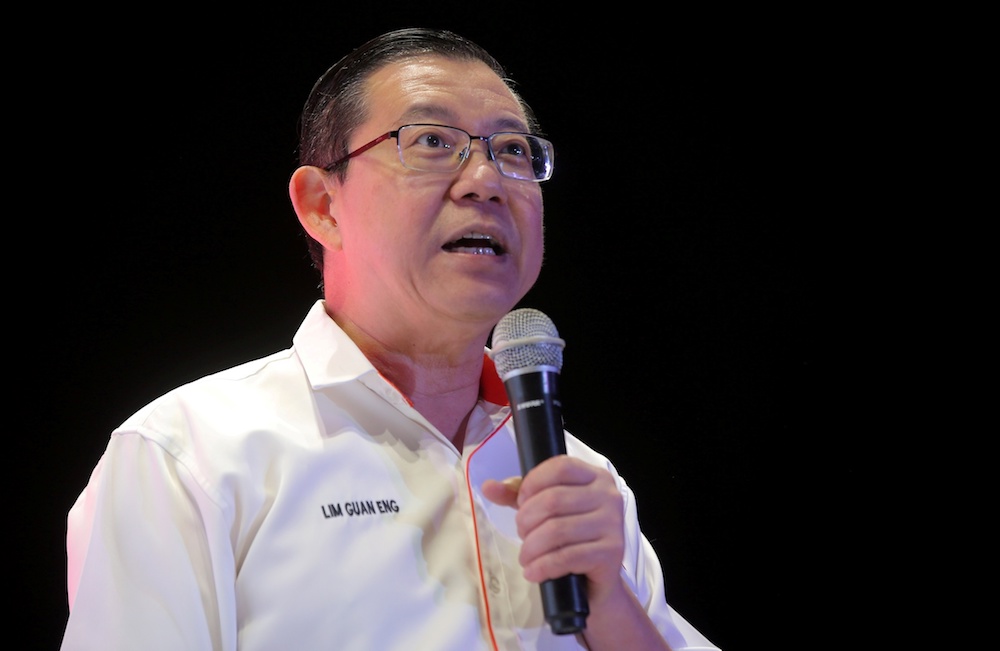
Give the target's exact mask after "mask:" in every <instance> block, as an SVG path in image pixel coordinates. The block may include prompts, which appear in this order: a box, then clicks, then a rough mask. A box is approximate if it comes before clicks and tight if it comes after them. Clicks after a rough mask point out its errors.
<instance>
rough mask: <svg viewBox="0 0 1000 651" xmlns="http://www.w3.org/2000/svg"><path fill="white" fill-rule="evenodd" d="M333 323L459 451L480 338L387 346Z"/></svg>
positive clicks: (474, 392) (477, 372) (479, 360)
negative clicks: (434, 345)
mask: <svg viewBox="0 0 1000 651" xmlns="http://www.w3.org/2000/svg"><path fill="white" fill-rule="evenodd" d="M334 320H336V321H337V322H338V324H339V325H340V327H341V328H343V329H344V331H345V332H346V333H347V334H348V336H350V337H351V339H352V340H353V341H354V342H355V343H356V344H357V346H358V348H360V349H361V352H362V353H364V355H365V357H367V358H368V360H369V361H371V363H372V365H373V366H374V367H375V368H376V369H377V370H378V372H379V373H380V374H381V375H382V376H383V377H385V378H386V379H387V380H389V381H390V382H392V383H393V385H394V386H395V387H396V388H397V389H399V390H400V392H402V393H403V395H405V396H406V397H407V398H408V399H409V400H410V402H411V403H412V404H413V406H414V408H415V409H416V410H417V411H419V412H420V413H421V415H423V416H424V418H426V419H427V420H428V421H430V422H431V424H433V425H434V426H435V427H436V428H438V430H439V431H440V432H441V433H442V434H444V435H445V436H446V437H448V439H449V440H450V441H452V443H454V445H455V447H456V448H458V449H459V450H461V449H462V445H463V443H464V440H465V430H466V426H467V425H468V421H469V415H470V414H471V412H472V410H473V409H474V408H475V406H476V402H477V400H478V399H479V383H480V378H481V376H482V370H483V352H484V349H485V346H486V341H485V339H483V340H482V341H466V342H465V343H464V344H460V339H459V338H457V337H456V338H454V339H452V340H451V341H450V342H449V343H448V345H447V346H442V347H437V348H435V347H433V346H430V345H428V342H427V340H422V341H421V340H418V339H411V340H409V341H404V342H395V343H394V344H392V345H390V344H387V343H386V342H384V341H382V340H380V339H378V338H376V337H373V336H371V334H370V333H368V332H367V331H365V330H363V329H362V328H360V327H359V326H358V324H356V323H354V322H350V321H343V322H342V321H341V320H340V319H337V318H335V319H334Z"/></svg>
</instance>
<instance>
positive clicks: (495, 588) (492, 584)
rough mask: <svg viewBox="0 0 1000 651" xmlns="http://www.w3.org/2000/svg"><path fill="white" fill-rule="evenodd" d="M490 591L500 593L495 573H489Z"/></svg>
mask: <svg viewBox="0 0 1000 651" xmlns="http://www.w3.org/2000/svg"><path fill="white" fill-rule="evenodd" d="M490 592H492V593H493V594H500V579H498V578H497V577H496V575H495V574H491V575H490Z"/></svg>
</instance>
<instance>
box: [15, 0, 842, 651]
mask: <svg viewBox="0 0 1000 651" xmlns="http://www.w3.org/2000/svg"><path fill="white" fill-rule="evenodd" d="M573 7H575V6H573ZM573 7H570V8H565V7H564V8H562V9H559V10H556V9H553V8H549V9H542V8H538V7H536V8H535V9H534V10H533V11H530V12H528V13H525V12H524V9H525V8H524V7H521V6H518V7H498V6H495V5H493V6H491V7H490V8H483V7H480V8H474V7H473V8H470V7H469V6H468V5H461V4H459V5H454V6H450V5H435V8H428V7H422V8H415V7H411V8H408V9H396V8H392V7H389V8H387V7H384V6H379V7H377V8H376V7H373V8H372V9H370V10H366V9H358V8H346V9H345V8H344V7H337V6H327V5H323V6H316V7H312V8H308V7H291V6H290V7H288V8H287V9H286V10H285V12H284V13H280V14H279V13H277V12H275V11H273V10H271V11H260V10H257V11H256V12H250V11H248V10H246V9H240V11H239V12H238V13H237V12H234V13H232V14H227V15H225V16H222V17H221V18H220V17H216V18H213V19H207V18H206V17H205V16H202V15H200V14H199V13H197V12H194V11H191V12H189V13H185V12H174V13H169V14H165V13H163V12H161V13H159V14H157V13H156V12H155V11H154V12H153V13H151V14H150V15H149V16H144V17H138V16H128V15H125V16H121V15H119V16H117V17H111V16H107V17H104V16H93V15H87V16H83V15H80V16H66V15H62V16H61V19H62V22H61V25H62V26H61V27H60V28H59V29H58V30H55V29H54V30H53V31H52V32H51V33H48V32H45V30H44V28H43V29H42V30H41V32H40V33H39V46H41V47H43V48H44V49H45V51H46V52H47V56H48V57H49V58H48V59H47V60H45V61H39V60H38V55H37V53H35V52H34V51H32V50H30V49H26V50H25V51H24V52H23V58H24V61H23V62H21V63H22V64H23V65H25V66H26V67H27V68H26V69H29V70H31V71H32V72H31V73H29V74H28V75H26V76H25V79H24V80H25V82H26V84H25V87H24V90H23V92H21V93H19V95H18V97H17V98H16V101H14V102H13V103H14V104H15V105H17V107H18V108H20V109H22V110H23V111H24V114H23V116H24V117H23V118H20V119H13V120H10V121H9V124H8V127H9V128H10V129H11V130H12V131H14V132H15V133H14V134H13V135H14V137H18V136H22V137H25V136H26V137H27V138H28V139H29V140H30V141H31V143H32V145H31V146H30V147H29V149H30V154H31V155H32V157H35V158H37V161H38V162H37V163H35V164H32V165H29V166H28V169H27V170H26V173H27V174H26V176H28V177H30V181H31V182H30V183H26V184H25V185H24V186H22V187H21V188H19V190H20V192H22V193H28V194H29V196H27V197H24V196H23V194H22V200H30V201H31V202H32V203H31V206H32V208H33V209H32V210H31V212H30V218H31V219H32V220H36V224H35V226H36V227H37V230H35V231H34V233H35V234H33V235H31V236H26V237H18V238H15V239H13V240H12V243H11V244H10V245H9V246H10V247H12V248H13V249H15V250H14V251H12V253H15V254H16V253H17V251H16V249H20V248H22V247H23V251H22V252H21V253H22V254H28V255H30V259H31V260H33V261H34V265H35V266H36V269H35V271H33V272H27V271H26V272H25V273H24V274H23V276H24V277H25V278H26V283H25V286H27V288H28V291H27V294H26V300H25V303H24V304H25V309H24V310H22V311H21V313H20V314H19V318H18V319H16V322H17V323H16V325H18V326H20V327H23V328H24V331H23V334H22V335H21V341H23V348H22V346H21V345H19V346H15V348H17V349H20V350H15V351H14V355H15V358H16V359H18V360H21V361H22V362H23V363H21V364H19V366H18V368H22V369H24V370H25V371H26V373H24V374H22V375H21V376H20V377H21V378H22V381H23V385H21V386H24V387H25V389H24V390H21V389H19V390H18V393H17V394H15V395H17V396H18V400H17V404H15V410H16V411H17V412H19V413H22V414H23V415H24V417H25V418H24V423H23V424H22V425H21V427H22V428H23V429H24V433H19V436H18V438H19V440H24V441H27V443H28V446H29V449H28V450H26V451H25V452H23V453H21V454H19V455H18V456H17V461H16V466H17V467H16V468H15V470H16V471H17V472H23V473H24V480H23V481H22V482H20V486H22V487H23V488H22V490H23V491H25V492H24V493H23V494H22V495H21V497H19V498H18V499H15V500H13V502H14V504H13V506H14V508H15V514H20V515H17V517H18V520H17V521H18V523H19V526H18V527H17V536H16V537H17V538H18V541H19V542H20V543H21V548H22V549H23V553H22V557H21V558H20V559H18V562H17V565H18V567H17V568H16V569H17V570H18V572H17V573H19V574H20V573H22V572H23V578H24V588H23V590H24V593H25V594H26V595H29V596H30V599H29V601H30V603H31V604H32V615H31V616H32V617H33V619H30V620H28V621H29V625H28V626H29V631H30V634H29V635H28V637H29V638H31V639H32V640H33V641H37V642H38V647H37V648H40V649H52V648H56V647H57V646H58V642H59V640H60V639H61V634H62V628H63V625H64V622H65V618H66V615H67V609H66V594H65V549H64V543H65V540H64V536H65V516H66V512H67V511H68V509H69V508H70V506H71V504H72V503H73V501H74V499H75V498H76V496H77V494H78V493H79V491H80V490H81V489H82V488H83V486H84V485H85V483H86V481H87V478H88V476H89V474H90V471H91V469H92V468H93V466H94V464H95V463H96V462H97V460H98V458H99V456H100V454H101V452H102V451H103V449H104V447H105V445H106V443H107V439H108V435H109V433H110V431H111V430H112V429H113V428H114V427H115V426H116V425H118V424H119V423H120V422H121V421H122V420H124V419H125V418H126V417H127V416H128V415H130V414H131V413H132V412H133V411H134V410H136V409H137V408H138V407H140V406H142V405H143V404H144V403H146V402H147V401H149V400H151V399H152V398H154V397H156V396H157V395H159V394H161V393H163V392H165V391H166V390H169V389H170V388H173V387H174V386H176V385H178V384H181V383H183V382H186V381H188V380H191V379H194V378H196V377H198V376H200V375H203V374H206V373H209V372H213V371H216V370H219V369H222V368H225V367H227V366H230V365H233V364H236V363H239V362H242V361H245V360H247V359H251V358H255V357H259V356H262V355H265V354H268V353H270V352H273V351H275V350H279V349H282V348H285V347H287V346H288V345H289V343H290V338H291V335H292V333H293V332H294V331H295V329H296V327H297V326H298V324H299V322H300V321H301V319H302V318H303V316H304V315H305V313H306V311H307V310H308V308H309V306H310V305H311V304H312V302H313V301H314V300H315V299H316V298H318V296H319V293H318V290H317V289H316V285H317V278H316V276H315V275H314V272H313V270H312V269H311V268H310V266H309V263H308V259H307V255H306V249H305V245H304V243H303V240H302V238H301V235H300V234H299V229H298V223H297V221H296V219H295V216H294V213H293V211H292V209H291V206H290V203H289V201H288V198H287V182H288V178H289V176H290V174H291V172H292V170H293V169H294V166H295V144H296V122H297V119H298V112H299V110H300V108H301V105H302V103H303V102H304V100H305V98H306V95H307V94H308V91H309V89H310V87H311V85H312V83H313V81H314V80H315V79H316V78H317V77H318V76H319V75H320V74H321V73H322V72H323V71H324V70H325V69H326V68H327V66H329V65H330V64H331V63H332V62H333V61H335V60H336V59H337V58H339V56H340V55H342V54H343V53H345V52H346V51H347V50H349V49H350V48H352V47H354V46H356V45H358V44H360V43H361V42H362V41H364V40H365V39H367V38H369V37H371V36H374V35H376V34H378V33H380V32H382V31H385V30H387V29H391V28H395V27H401V26H410V25H423V26H432V27H446V28H450V29H454V30H456V31H459V32H461V33H463V34H464V35H466V36H469V37H471V38H472V39H473V40H476V41H478V42H479V43H480V44H481V45H484V46H485V47H486V48H487V49H488V50H490V51H491V52H492V53H493V54H494V55H496V56H497V57H498V58H499V59H500V60H501V61H502V62H504V63H505V64H506V65H507V66H508V69H509V72H510V73H511V75H512V76H513V77H514V78H515V79H516V80H518V82H519V88H520V90H521V93H522V94H523V96H524V97H525V98H526V99H527V101H528V102H529V103H530V104H531V105H532V106H533V107H534V109H535V111H536V112H537V114H538V116H539V118H540V120H541V122H542V124H543V126H544V128H545V131H546V133H547V135H548V136H549V137H550V138H551V139H552V140H553V141H554V142H555V143H556V148H557V152H558V153H557V167H556V175H555V177H554V179H553V180H552V181H551V182H549V183H548V184H547V185H546V186H545V190H544V192H545V202H546V228H547V256H546V263H545V267H544V268H543V271H542V277H541V279H540V281H539V283H538V285H537V286H536V288H535V289H534V290H532V292H531V294H530V295H529V296H528V298H527V299H526V300H525V301H524V304H525V305H530V306H532V307H536V308H538V309H541V310H542V311H544V312H546V313H547V314H548V315H549V316H550V317H552V319H553V321H554V322H555V323H556V325H557V327H558V328H559V331H560V334H561V335H562V336H563V337H564V338H565V339H566V341H567V348H566V353H565V364H564V367H563V374H562V375H563V378H562V380H563V382H562V392H563V402H564V416H565V418H566V421H567V426H568V428H569V429H570V430H571V431H573V432H574V433H575V434H577V435H578V436H580V437H581V438H583V439H584V440H585V441H587V442H589V443H590V444H592V445H593V446H594V447H595V448H596V449H598V450H599V451H601V452H603V453H605V454H607V455H608V456H609V457H611V459H612V460H613V461H614V462H615V463H616V465H617V467H618V469H619V470H620V472H621V473H622V474H623V475H624V477H625V478H626V480H627V481H628V482H629V484H630V485H631V487H632V488H633V489H634V491H635V493H636V496H637V499H638V505H639V514H640V519H641V521H642V523H643V525H644V528H645V531H646V534H647V536H648V537H649V538H650V539H651V540H652V542H653V545H654V546H655V547H656V549H657V551H658V552H659V554H660V556H661V559H662V562H663V566H664V571H665V573H666V579H667V590H668V600H669V601H670V602H671V604H672V605H673V606H674V607H675V608H676V609H677V610H678V611H680V612H681V613H682V614H683V615H684V616H685V617H686V618H688V619H689V620H690V621H691V622H692V623H693V624H694V625H695V626H696V627H698V628H699V629H700V630H701V631H702V632H704V633H705V634H706V635H707V636H708V637H709V638H710V639H711V640H712V641H714V642H715V643H716V644H719V645H720V646H722V647H723V648H724V649H727V651H729V650H735V649H756V648H764V646H763V643H764V642H765V641H771V642H773V641H775V640H780V639H782V638H784V637H786V636H791V637H794V636H795V635H798V634H802V633H803V632H807V631H812V630H814V627H815V626H820V625H821V624H820V621H821V620H822V615H823V613H822V612H821V609H820V607H819V605H818V601H817V598H816V597H814V596H811V595H813V594H814V593H815V592H816V590H817V586H818V585H820V586H821V585H822V584H823V580H818V579H819V578H821V577H827V578H829V577H831V576H834V575H836V574H837V572H838V571H839V569H838V567H837V565H836V563H834V562H833V559H831V558H830V550H831V549H840V551H841V556H842V552H843V548H842V547H838V546H839V545H840V544H841V543H842V542H843V541H842V538H844V537H845V536H846V534H845V533H843V530H842V528H841V527H840V526H839V525H838V524H836V522H837V518H838V515H839V513H840V511H841V509H838V508H833V506H832V505H833V504H836V503H843V502H844V500H845V498H850V497H851V496H852V495H853V494H854V493H855V492H857V491H859V490H860V486H859V484H858V482H859V478H860V477H859V473H860V471H861V469H860V468H858V467H857V466H856V463H857V462H855V461H853V460H852V459H851V458H850V457H849V456H848V455H847V454H846V453H844V452H842V451H841V450H842V449H843V448H842V447H841V446H842V445H843V443H844V441H843V440H838V441H837V443H834V437H833V436H832V431H831V430H832V427H831V424H830V423H829V422H828V421H829V415H828V414H827V413H825V411H824V409H823V408H821V405H822V404H823V402H824V401H825V398H826V396H825V395H824V392H825V389H824V388H823V386H822V382H820V378H821V377H824V375H825V370H826V369H825V367H824V364H825V362H824V360H823V359H822V358H821V356H820V355H819V354H818V351H817V346H818V341H817V339H818V320H819V305H820V304H821V303H822V300H823V297H822V296H821V294H822V292H823V291H824V290H823V288H822V287H821V286H820V285H819V283H818V278H817V274H816V270H817V269H818V268H819V267H820V264H821V261H822V259H823V249H824V247H825V244H824V243H825V230H826V224H825V217H824V214H825V212H826V209H827V206H826V205H825V204H826V202H827V201H828V197H827V195H826V193H825V192H820V191H817V190H815V189H814V185H815V181H814V179H816V178H817V177H819V176H821V173H820V172H819V169H820V167H821V165H822V163H821V162H820V161H819V160H818V159H819V158H821V155H820V153H819V152H820V151H821V148H820V147H818V146H817V143H818V142H820V141H821V140H822V139H823V138H825V137H826V136H825V133H826V130H825V128H824V124H823V121H822V120H820V119H817V115H818V113H819V112H820V111H821V110H826V108H828V106H829V102H830V101H831V100H830V99H829V98H826V97H824V96H823V93H822V91H821V89H822V88H823V86H824V84H825V82H826V76H827V75H829V71H828V68H827V67H826V66H827V62H826V61H825V57H824V56H823V54H822V53H821V52H820V48H817V47H816V42H817V40H818V39H819V38H820V37H822V36H823V34H822V31H821V30H822V26H821V25H820V24H817V23H816V22H813V21H806V20H805V19H797V20H798V22H796V23H795V28H794V29H790V28H788V27H785V26H781V25H784V24H786V23H781V22H780V21H777V20H776V18H775V17H772V16H768V15H763V14H760V13H755V14H752V15H751V14H745V15H734V14H732V13H729V14H725V15H715V14H714V13H713V12H712V11H708V10H706V11H705V12H704V14H703V15H695V14H694V13H693V12H690V13H682V12H676V11H674V12H671V11H669V10H666V11H664V10H658V11H651V10H645V9H638V8H631V7H629V6H628V5H622V6H620V7H617V8H615V9H608V8H605V9H604V10H603V11H602V12H601V13H594V12H586V11H583V10H582V9H579V8H573ZM112 18H114V20H112ZM76 19H79V20H80V25H79V27H78V28H77V27H75V26H74V22H75V20H76ZM786 19H787V17H786ZM115 21H118V22H115ZM113 25H114V26H113ZM36 27H37V26H36ZM33 29H34V28H33ZM42 36H45V37H46V38H45V39H44V42H42V38H41V37H42ZM22 130H23V133H17V132H19V131H22ZM38 222H40V223H38ZM834 497H835V498H836V501H834V500H833V499H832V498H834ZM22 523H23V525H24V526H23V527H22V526H20V524H22ZM22 532H24V533H26V534H27V535H26V536H24V537H22V536H21V533H22ZM818 556H819V557H821V558H822V561H821V562H818V561H817V557H818ZM817 565H819V566H820V568H819V569H818V570H817ZM36 606H37V610H36ZM806 635H807V636H808V633H806ZM22 648H24V647H22ZM767 648H794V645H793V646H784V645H778V646H775V647H770V646H769V647H767Z"/></svg>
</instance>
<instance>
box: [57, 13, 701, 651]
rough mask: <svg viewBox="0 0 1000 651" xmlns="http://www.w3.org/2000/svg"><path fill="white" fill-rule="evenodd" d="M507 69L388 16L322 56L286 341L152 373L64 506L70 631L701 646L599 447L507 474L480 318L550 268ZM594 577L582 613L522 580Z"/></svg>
mask: <svg viewBox="0 0 1000 651" xmlns="http://www.w3.org/2000/svg"><path fill="white" fill-rule="evenodd" d="M505 79H506V75H505V74H504V71H503V69H502V68H501V67H500V65H499V64H498V63H497V62H496V61H495V60H493V58H492V57H491V56H490V55H488V54H487V53H486V52H484V51H483V50H481V49H480V48H479V47H478V46H476V45H475V44H473V43H471V42H469V41H467V40H465V39H462V38H461V37H459V36H457V35H455V34H451V33H447V32H435V31H430V30H420V29H413V30H400V31H398V32H392V33H389V34H386V35H384V36H382V37H379V38H376V39H373V40H372V41H371V42H369V43H366V44H365V45H363V46H362V47H360V48H359V49H358V50H356V51H355V52H353V53H352V54H351V55H348V56H347V57H345V59H343V60H342V61H341V62H339V63H338V64H336V65H335V66H333V67H332V68H331V69H330V70H329V71H328V72H327V73H326V74H325V75H324V76H323V77H322V78H321V79H320V80H319V82H317V84H316V86H315V87H314V88H313V92H312V94H311V96H310V99H309V101H308V102H307V104H306V107H305V110H304V112H303V121H302V137H301V143H300V162H301V166H300V167H299V168H298V169H297V170H295V172H294V173H293V174H292V177H291V181H290V183H289V192H290V196H291V201H292V204H293V206H294V209H295V212H296V214H297V215H298V217H299V220H300V222H301V224H302V227H303V228H304V230H305V232H306V233H307V234H308V236H309V240H310V246H311V251H312V253H313V259H314V262H315V264H316V265H317V268H318V269H319V270H320V272H321V276H322V281H323V299H322V300H321V301H318V302H317V303H316V304H315V305H314V306H313V308H312V310H311V311H310V312H309V314H308V315H307V316H306V318H305V320H304V322H303V324H302V326H301V327H300V329H299V331H298V332H297V333H296V335H295V337H294V338H293V346H292V348H290V349H289V350H286V351H282V352H280V353H276V354H274V355H271V356H269V357H267V358H264V359H261V360H257V361H253V362H249V363H247V364H244V365H242V366H239V367H236V368H234V369H230V370H227V371H224V372H222V373H219V374H216V375H212V376H209V377H206V378H203V379H201V380H198V381H195V382H193V383H191V384H189V385H186V386H183V387H180V388H178V389H176V390H174V391H171V392H169V393H168V394H166V395H165V396H162V397H161V398H159V399H157V400H155V401H154V402H153V403H151V404H150V405H147V406H146V407H144V408H143V409H141V410H140V411H139V412H138V413H136V414H135V415H134V416H133V417H131V418H130V419H128V420H127V421H126V422H125V423H124V424H123V425H122V426H121V427H120V428H119V429H117V430H116V431H115V432H114V433H113V435H112V438H111V441H110V443H109V445H108V448H107V450H106V452H105V454H104V455H103V457H102V459H101V460H100V462H99V464H98V466H97V468H96V469H95V471H94V474H93V476H92V478H91V481H90V483H89V485H88V486H87V488H86V490H85V491H84V492H83V494H82V495H81V496H80V498H79V500H78V501H77V503H76V504H75V505H74V507H73V509H72V510H71V512H70V515H69V535H68V552H69V599H70V618H69V622H68V624H67V629H66V634H65V637H64V642H63V649H64V650H66V651H70V650H75V649H89V648H100V649H143V650H149V649H171V650H178V649H224V650H236V649H239V650H240V651H257V650H263V649H267V650H273V649H279V648H281V649H286V648H287V649H310V650H311V649H333V648H336V649H378V650H379V651H387V650H393V649H400V650H402V649H406V650H407V651H410V650H413V649H421V650H422V649H428V650H430V649H433V650H435V651H437V650H451V649H453V650H456V651H470V650H474V649H591V650H592V651H597V650H600V649H614V650H621V649H629V650H638V649H661V650H662V649H674V650H675V651H677V650H679V649H714V648H715V647H714V646H712V645H711V644H710V643H709V642H708V641H707V640H705V639H704V637H703V636H702V635H701V634H700V633H698V631H696V630H695V629H694V628H692V627H691V626H690V625H689V624H688V623H687V622H686V621H684V620H683V619H682V618H681V617H680V616H679V615H678V614H677V613H676V612H674V611H672V609H670V607H669V606H668V605H667V603H666V601H665V597H664V586H663V577H662V573H661V570H660V566H659V563H658V561H657V559H656V556H655V554H654V553H653V551H652V548H651V547H650V545H649V544H648V542H647V541H646V539H645V538H644V537H643V536H642V534H641V532H640V530H639V527H638V522H637V520H636V512H635V508H636V507H635V501H634V498H633V495H632V493H631V491H630V490H629V489H628V487H627V486H626V485H625V483H624V481H623V480H622V479H621V478H620V477H618V475H617V474H616V473H615V471H614V468H613V466H612V465H611V463H610V462H609V461H608V460H607V459H605V458H603V457H602V456H600V455H598V454H597V453H596V452H594V451H593V450H591V449H589V448H588V447H586V446H585V445H584V444H583V443H582V442H580V441H579V440H577V439H576V438H574V437H572V436H571V435H568V434H567V451H568V454H567V455H558V456H555V457H552V458H550V459H548V460H546V461H545V462H543V463H541V464H540V465H538V466H537V467H535V468H534V469H532V470H531V471H530V472H529V473H527V475H526V476H525V477H524V478H523V480H522V479H521V478H520V477H518V475H519V474H520V471H519V466H518V457H517V450H516V447H515V444H514V437H513V426H512V424H511V421H510V409H509V406H507V404H506V397H505V395H504V391H503V385H502V383H501V382H500V380H499V378H498V377H497V375H496V371H495V369H494V368H493V366H492V363H491V362H490V361H489V359H488V357H487V356H486V355H484V351H485V350H486V344H487V341H488V338H489V335H490V332H491V330H492V328H493V326H494V325H495V324H496V323H497V321H498V320H499V319H500V318H501V317H503V316H504V315H505V314H506V313H507V312H508V311H510V310H511V309H512V308H513V307H514V306H515V305H516V304H517V302H518V301H519V300H520V299H521V298H522V297H524V295H525V294H526V293H527V292H528V290H529V289H530V288H531V286H532V285H533V283H534V282H535V280H536V279H537V277H538V275H539V272H540V270H541V265H542V254H543V237H542V212H543V211H542V195H541V186H540V183H539V182H540V181H544V180H547V179H548V178H549V176H550V175H551V172H552V164H553V160H554V159H553V155H554V154H553V150H552V145H551V143H549V142H548V141H547V140H545V139H544V138H543V137H541V136H539V135H537V125H536V124H535V123H534V119H533V117H532V114H531V112H530V110H529V109H528V107H527V105H526V104H525V103H524V102H523V101H522V100H521V99H520V97H519V96H518V95H517V94H516V93H515V92H514V91H513V90H512V88H511V87H510V86H509V85H508V83H507V82H506V81H505ZM571 573H572V574H578V575H582V576H585V577H586V588H587V600H588V603H589V616H588V617H587V620H586V627H585V628H584V629H583V631H581V632H579V633H576V634H569V635H557V634H555V633H553V631H551V630H550V629H549V627H548V626H547V625H546V623H545V621H544V618H543V609H542V606H541V600H540V597H539V589H538V584H539V583H540V582H542V581H544V580H546V579H552V578H557V577H561V576H564V575H567V574H571Z"/></svg>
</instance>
